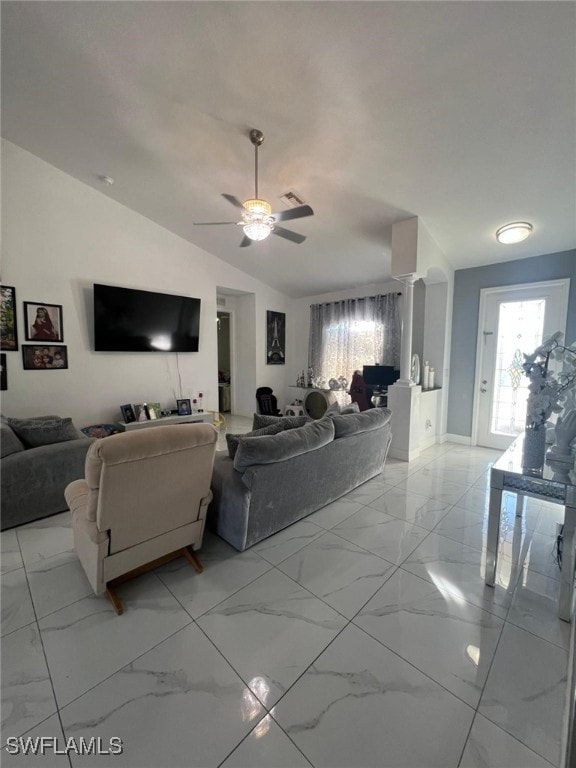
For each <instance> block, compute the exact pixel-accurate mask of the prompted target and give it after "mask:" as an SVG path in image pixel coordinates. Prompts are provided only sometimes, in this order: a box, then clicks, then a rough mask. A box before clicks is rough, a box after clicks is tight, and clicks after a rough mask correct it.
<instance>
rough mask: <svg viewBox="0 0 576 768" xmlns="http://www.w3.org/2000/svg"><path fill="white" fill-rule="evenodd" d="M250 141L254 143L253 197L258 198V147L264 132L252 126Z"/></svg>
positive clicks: (262, 139)
mask: <svg viewBox="0 0 576 768" xmlns="http://www.w3.org/2000/svg"><path fill="white" fill-rule="evenodd" d="M250 141H251V142H252V144H254V197H255V198H256V199H258V147H259V146H260V145H261V144H262V142H263V141H264V134H263V133H262V131H259V130H258V129H257V128H252V130H251V131H250Z"/></svg>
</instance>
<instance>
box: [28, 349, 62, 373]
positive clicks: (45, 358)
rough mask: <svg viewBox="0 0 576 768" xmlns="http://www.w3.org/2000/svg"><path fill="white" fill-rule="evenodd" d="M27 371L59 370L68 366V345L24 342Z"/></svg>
mask: <svg viewBox="0 0 576 768" xmlns="http://www.w3.org/2000/svg"><path fill="white" fill-rule="evenodd" d="M22 361H23V364H24V370H25V371H57V370H63V369H64V368H68V347H66V346H64V345H62V346H59V347H53V346H51V345H47V344H41V345H36V344H22Z"/></svg>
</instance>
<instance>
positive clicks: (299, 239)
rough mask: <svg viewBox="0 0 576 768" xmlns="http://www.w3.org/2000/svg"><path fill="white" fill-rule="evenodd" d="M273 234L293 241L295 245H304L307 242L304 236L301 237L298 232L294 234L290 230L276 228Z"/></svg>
mask: <svg viewBox="0 0 576 768" xmlns="http://www.w3.org/2000/svg"><path fill="white" fill-rule="evenodd" d="M272 234H273V235H278V236H279V237H284V238H285V239H286V240H291V241H292V242H293V243H298V244H300V243H303V242H304V240H306V238H305V236H304V235H299V234H298V232H292V231H290V230H289V229H284V228H283V227H278V226H274V229H273V230H272Z"/></svg>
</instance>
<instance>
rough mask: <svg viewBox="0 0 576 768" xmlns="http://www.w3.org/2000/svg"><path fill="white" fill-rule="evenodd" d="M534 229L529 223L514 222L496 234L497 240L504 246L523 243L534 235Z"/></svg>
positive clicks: (501, 228)
mask: <svg viewBox="0 0 576 768" xmlns="http://www.w3.org/2000/svg"><path fill="white" fill-rule="evenodd" d="M533 229H534V227H533V226H532V224H530V223H529V222H528V221H513V222H511V223H510V224H505V225H504V226H503V227H500V229H499V230H497V232H496V240H498V242H499V243H502V244H503V245H513V244H514V243H521V242H522V240H526V238H527V237H529V236H530V235H531V234H532V230H533Z"/></svg>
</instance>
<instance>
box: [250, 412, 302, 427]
mask: <svg viewBox="0 0 576 768" xmlns="http://www.w3.org/2000/svg"><path fill="white" fill-rule="evenodd" d="M309 421H312V419H311V418H310V416H265V415H263V414H261V413H255V414H254V418H253V420H252V429H262V427H269V426H270V424H282V425H283V426H282V429H295V428H296V427H303V426H304V424H307V423H308V422H309Z"/></svg>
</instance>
